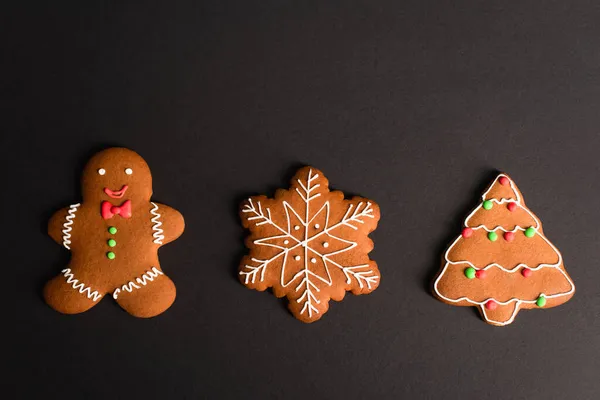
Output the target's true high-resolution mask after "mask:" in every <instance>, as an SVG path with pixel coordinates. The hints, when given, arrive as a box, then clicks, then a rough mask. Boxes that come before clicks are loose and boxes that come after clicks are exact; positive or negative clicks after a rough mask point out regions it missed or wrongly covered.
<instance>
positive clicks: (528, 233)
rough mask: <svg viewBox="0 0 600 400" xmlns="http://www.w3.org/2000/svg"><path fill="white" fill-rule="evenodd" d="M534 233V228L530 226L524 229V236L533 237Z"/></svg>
mask: <svg viewBox="0 0 600 400" xmlns="http://www.w3.org/2000/svg"><path fill="white" fill-rule="evenodd" d="M534 235H535V229H533V228H532V227H531V226H530V227H529V228H527V229H525V236H527V237H528V238H530V237H533V236H534Z"/></svg>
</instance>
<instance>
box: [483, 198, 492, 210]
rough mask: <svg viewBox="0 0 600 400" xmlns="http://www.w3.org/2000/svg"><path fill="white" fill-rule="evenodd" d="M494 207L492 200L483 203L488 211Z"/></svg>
mask: <svg viewBox="0 0 600 400" xmlns="http://www.w3.org/2000/svg"><path fill="white" fill-rule="evenodd" d="M493 205H494V203H492V201H491V200H486V201H484V202H483V208H485V209H486V210H491V209H492V207H493Z"/></svg>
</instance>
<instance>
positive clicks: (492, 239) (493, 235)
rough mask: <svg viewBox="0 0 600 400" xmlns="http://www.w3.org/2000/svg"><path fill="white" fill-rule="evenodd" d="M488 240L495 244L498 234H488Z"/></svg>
mask: <svg viewBox="0 0 600 400" xmlns="http://www.w3.org/2000/svg"><path fill="white" fill-rule="evenodd" d="M487 236H488V239H490V240H491V241H492V242H495V241H496V240H498V234H497V233H496V232H488V235H487Z"/></svg>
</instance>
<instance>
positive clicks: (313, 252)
mask: <svg viewBox="0 0 600 400" xmlns="http://www.w3.org/2000/svg"><path fill="white" fill-rule="evenodd" d="M240 216H241V219H242V224H243V225H244V227H245V228H247V229H249V230H250V236H249V237H248V238H247V240H246V246H247V247H248V248H249V249H250V254H249V255H247V256H245V257H244V258H243V259H242V262H241V264H240V268H239V277H240V281H241V282H242V283H243V284H244V285H245V286H247V287H248V288H251V289H256V290H259V291H263V290H265V289H267V288H272V289H273V293H274V294H275V296H277V297H284V296H286V297H287V299H288V301H289V309H290V311H291V312H292V313H293V314H294V316H295V317H296V318H298V319H299V320H301V321H303V322H314V321H317V320H318V319H320V318H321V316H322V315H323V314H324V313H326V312H327V310H328V309H329V299H333V300H336V301H341V300H342V299H343V298H344V295H345V294H346V291H351V292H352V293H353V294H365V293H370V292H372V291H373V290H375V289H376V288H377V286H378V285H379V280H380V275H379V269H378V268H377V264H376V263H375V261H372V260H370V259H369V255H368V254H369V252H370V251H371V250H372V249H373V242H372V241H371V239H369V237H368V235H369V233H370V232H372V231H374V230H375V228H376V227H377V222H378V221H379V206H377V204H375V203H374V202H373V201H371V200H367V199H364V198H361V197H353V198H352V199H350V200H345V199H344V194H343V193H342V192H339V191H334V192H330V191H329V182H328V181H327V179H326V178H325V176H324V175H323V173H322V172H321V171H319V170H317V169H315V168H312V167H304V168H301V169H300V170H299V171H298V172H297V173H296V175H295V176H294V178H293V179H292V182H291V187H290V189H288V190H283V189H280V190H277V192H276V193H275V198H274V199H269V198H267V197H265V196H255V197H251V198H249V199H248V200H246V201H244V202H243V203H242V205H241V209H240Z"/></svg>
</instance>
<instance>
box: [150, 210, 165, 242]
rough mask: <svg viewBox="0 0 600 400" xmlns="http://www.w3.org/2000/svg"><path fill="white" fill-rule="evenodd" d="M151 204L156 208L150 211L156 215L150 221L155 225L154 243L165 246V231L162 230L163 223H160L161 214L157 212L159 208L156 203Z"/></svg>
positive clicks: (153, 226) (153, 228)
mask: <svg viewBox="0 0 600 400" xmlns="http://www.w3.org/2000/svg"><path fill="white" fill-rule="evenodd" d="M150 204H152V205H153V206H154V208H153V209H152V210H150V214H152V215H154V217H153V218H152V219H150V221H152V222H153V223H154V225H152V230H153V231H154V233H153V234H152V237H153V238H154V243H156V244H163V239H164V238H165V236H164V235H163V232H164V231H163V230H162V229H161V228H160V227H161V225H162V222H160V214H159V213H158V211H157V210H158V206H157V205H156V203H153V202H150Z"/></svg>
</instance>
